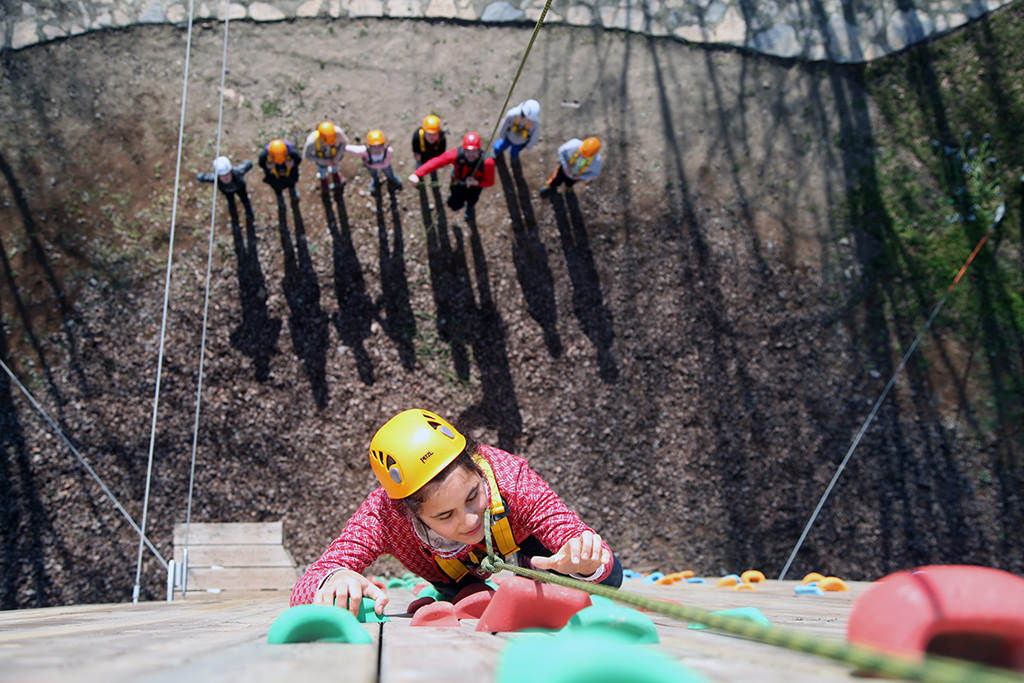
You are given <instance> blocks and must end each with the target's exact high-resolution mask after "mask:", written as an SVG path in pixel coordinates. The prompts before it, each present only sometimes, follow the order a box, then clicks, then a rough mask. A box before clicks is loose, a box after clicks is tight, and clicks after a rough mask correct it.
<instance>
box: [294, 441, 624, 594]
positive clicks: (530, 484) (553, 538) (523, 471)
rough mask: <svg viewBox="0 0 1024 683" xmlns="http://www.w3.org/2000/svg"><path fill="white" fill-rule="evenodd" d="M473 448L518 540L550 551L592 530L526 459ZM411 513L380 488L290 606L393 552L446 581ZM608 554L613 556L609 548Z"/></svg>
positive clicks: (302, 582) (605, 573)
mask: <svg viewBox="0 0 1024 683" xmlns="http://www.w3.org/2000/svg"><path fill="white" fill-rule="evenodd" d="M477 452H478V453H479V454H480V455H482V456H483V457H484V458H486V459H487V461H488V462H489V463H490V464H491V468H492V469H493V470H494V477H495V479H496V480H497V482H498V489H499V490H500V491H501V497H502V498H503V499H504V500H505V504H506V506H507V507H508V509H509V521H510V523H511V525H512V534H513V535H514V536H515V538H516V542H517V543H521V542H522V541H523V540H524V539H526V538H528V537H530V536H534V537H535V538H536V539H537V540H538V541H540V542H541V543H542V544H543V545H544V547H546V548H547V549H548V550H549V551H551V553H552V554H553V553H556V552H558V549H559V548H561V547H562V546H563V545H564V544H565V542H566V541H568V540H569V539H570V538H575V537H577V536H579V535H580V534H582V533H583V532H584V531H586V530H588V529H589V528H590V527H588V526H587V525H585V524H584V523H583V522H582V521H581V520H580V518H579V516H578V515H577V514H576V513H575V512H573V511H572V510H570V509H569V508H567V507H566V506H565V504H564V503H563V502H562V501H561V499H559V497H558V496H557V495H556V494H555V492H554V491H552V490H551V488H550V487H549V486H548V485H547V483H546V482H545V481H544V480H543V479H541V478H540V477H539V476H537V473H536V472H534V471H533V470H531V469H530V466H529V465H528V464H527V463H526V461H525V460H523V459H522V458H520V457H518V456H516V455H512V454H510V453H506V452H505V451H502V450H499V449H497V448H493V447H491V446H480V447H479V448H478V450H477ZM409 515H410V513H409V512H408V509H407V508H406V506H405V504H404V503H402V501H400V500H392V499H390V498H388V494H387V493H385V492H384V489H383V487H382V488H378V489H376V490H375V491H373V492H372V493H371V494H370V495H369V496H368V497H367V499H366V501H364V502H363V504H362V505H361V506H359V509H358V510H357V511H356V513H355V514H354V515H352V519H350V520H349V521H348V523H347V524H346V525H345V528H344V530H342V532H341V535H340V536H338V538H336V539H334V542H333V543H331V546H330V547H329V548H328V549H327V551H326V552H325V553H324V554H323V555H321V556H320V559H319V560H317V561H316V562H314V563H313V564H312V565H310V567H309V569H307V570H306V573H305V574H303V575H302V578H300V579H299V581H298V583H296V584H295V587H294V588H293V589H292V597H291V604H292V605H302V604H308V603H311V602H313V595H314V594H315V593H316V590H317V588H319V586H320V584H321V583H322V582H323V580H324V579H325V578H326V577H327V576H328V575H329V574H331V573H332V572H334V571H336V570H338V569H351V570H353V571H356V572H362V571H363V570H364V569H366V567H368V566H369V565H370V563H372V562H373V561H374V560H376V559H377V557H379V556H380V555H383V554H390V555H393V556H394V557H395V558H396V559H397V560H398V561H399V562H401V563H402V564H403V565H404V566H405V568H406V569H408V570H409V571H411V572H413V573H415V574H417V575H418V576H421V577H423V578H424V579H426V580H427V581H431V582H437V583H447V582H448V581H450V579H449V578H448V577H447V576H446V575H445V574H444V573H442V572H441V570H440V569H438V567H437V565H436V564H435V563H434V560H433V551H432V550H431V549H430V547H428V546H427V545H426V543H424V542H423V541H422V540H420V538H419V536H417V535H416V532H415V531H414V530H413V527H412V522H411V521H410V516H409ZM482 545H483V544H481V546H482ZM605 547H606V548H607V547H608V546H607V544H605ZM471 549H472V546H466V547H465V548H463V549H462V550H461V551H459V552H457V553H456V554H455V555H454V557H457V558H459V559H460V560H465V559H466V557H467V556H468V555H469V552H470V550H471ZM608 552H609V554H611V549H610V548H608ZM612 565H613V562H612V561H609V562H608V563H607V564H606V565H605V566H604V567H603V568H602V570H601V572H600V573H599V574H597V575H596V576H593V577H588V579H590V580H591V581H592V582H594V583H596V582H599V581H602V580H604V579H605V577H607V576H608V575H609V573H610V572H611V571H612Z"/></svg>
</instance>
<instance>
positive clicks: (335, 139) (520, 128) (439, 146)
mask: <svg viewBox="0 0 1024 683" xmlns="http://www.w3.org/2000/svg"><path fill="white" fill-rule="evenodd" d="M539 133H540V104H539V103H538V102H537V101H536V100H526V101H525V102H522V103H521V104H519V105H517V106H515V107H513V108H512V109H510V110H509V111H508V112H507V113H506V114H505V118H504V119H503V120H502V124H501V127H500V128H499V131H498V135H497V137H496V139H495V141H494V146H493V147H494V155H497V154H502V153H503V152H504V151H505V150H506V149H507V150H509V157H510V158H511V162H512V163H513V164H518V163H519V153H520V152H521V151H523V150H524V149H530V148H532V147H533V146H534V145H536V144H537V139H538V136H539ZM481 146H482V142H481V140H480V136H479V135H478V134H477V133H476V132H474V131H470V132H468V133H466V134H464V135H463V136H462V144H461V145H459V146H458V147H455V148H453V149H448V143H447V139H446V137H445V133H444V131H443V130H441V120H440V119H439V118H438V117H437V116H434V115H430V116H427V117H426V118H425V119H423V125H422V126H421V127H420V128H419V129H418V130H417V131H416V132H415V133H413V136H412V152H413V157H414V158H415V160H416V170H415V172H414V173H412V174H411V175H410V176H409V178H408V180H409V182H411V183H412V184H413V185H416V184H418V183H419V182H420V180H422V179H423V178H424V177H426V176H427V175H429V174H431V173H434V172H436V171H439V170H440V169H442V168H444V167H445V166H451V167H452V176H451V182H450V194H449V197H448V207H449V208H450V209H451V210H453V211H458V210H460V209H462V208H463V207H464V206H465V207H467V210H468V207H472V206H474V205H475V204H476V202H477V200H478V199H479V198H480V193H481V191H482V190H483V189H484V188H486V187H490V186H491V185H493V184H494V158H493V156H488V155H486V154H483V150H482V149H481ZM600 149H601V142H600V141H599V140H598V139H597V138H596V137H589V138H586V139H585V140H580V139H578V138H573V139H571V140H569V141H568V142H566V143H565V144H563V145H562V146H561V147H559V148H558V162H559V163H558V167H557V168H556V169H555V172H554V173H553V174H552V175H551V177H550V178H549V179H548V180H547V182H545V183H544V186H543V187H542V188H541V191H540V194H541V196H542V197H547V196H549V195H550V194H551V193H552V192H554V191H555V189H556V188H557V187H559V186H560V185H563V184H564V185H565V186H566V189H567V190H568V191H571V190H572V186H573V185H575V184H576V183H577V182H579V181H581V180H589V179H591V178H595V177H597V176H598V175H599V174H600V173H601V155H600V153H599V150H600ZM346 152H348V153H349V154H352V155H353V156H357V157H359V158H360V159H362V161H363V166H364V167H365V168H366V170H367V171H368V172H369V174H370V177H371V184H370V192H371V193H373V194H376V193H377V192H379V191H380V182H381V175H383V176H384V178H385V179H386V180H387V182H388V184H389V186H390V187H391V188H392V189H393V190H394V191H396V192H397V191H399V190H401V189H402V179H401V178H399V177H398V176H397V175H395V172H394V170H393V169H392V168H391V162H392V158H393V157H394V149H393V148H392V147H391V145H389V144H388V142H387V138H386V137H385V136H384V133H383V131H381V130H371V131H370V132H369V133H367V134H366V144H365V145H350V144H349V141H348V137H347V136H346V135H345V131H344V130H342V129H341V128H339V127H338V126H335V125H334V124H333V123H331V122H330V121H324V122H323V123H321V124H320V125H319V126H317V127H316V129H315V130H314V131H312V132H311V133H310V134H309V135H308V136H307V137H306V142H305V145H303V148H302V151H301V153H300V152H299V150H298V149H297V148H296V146H295V144H294V143H291V142H288V141H286V140H280V139H275V140H271V141H270V142H268V143H267V144H266V146H264V148H263V150H262V151H261V152H260V154H259V161H258V163H259V166H260V168H261V169H263V182H265V183H267V184H268V185H270V187H271V188H273V190H274V192H275V193H277V196H278V197H279V198H283V193H284V191H285V190H287V191H288V193H289V194H290V195H291V196H292V197H293V198H297V196H298V194H297V190H296V185H297V184H298V181H299V165H300V164H301V163H302V161H303V160H306V161H311V162H313V163H314V164H316V168H317V172H316V176H317V178H319V180H320V187H321V190H322V191H323V192H325V193H326V192H329V191H330V190H332V189H335V188H338V189H339V190H340V189H341V188H342V187H343V186H344V184H345V179H344V178H343V177H342V175H341V170H340V165H341V160H342V158H343V157H344V155H345V153H346ZM252 167H253V163H252V161H250V160H248V159H247V160H245V161H244V162H242V163H241V164H238V165H237V166H234V165H232V164H231V161H230V160H229V159H228V158H227V157H224V156H221V157H217V159H216V160H214V162H213V173H198V174H196V179H197V180H199V181H200V182H209V183H212V182H216V183H217V187H218V189H219V190H220V191H221V192H222V193H223V194H224V195H225V196H226V197H227V199H228V208H229V210H230V212H231V216H232V218H233V219H237V208H236V206H235V197H236V196H237V197H238V198H239V200H240V201H241V202H242V205H243V207H244V208H245V211H246V216H247V217H251V216H252V205H251V204H250V203H249V195H248V191H247V189H246V184H245V174H246V173H248V172H249V171H250V170H251V169H252Z"/></svg>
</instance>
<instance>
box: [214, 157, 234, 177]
mask: <svg viewBox="0 0 1024 683" xmlns="http://www.w3.org/2000/svg"><path fill="white" fill-rule="evenodd" d="M213 172H214V173H216V174H217V175H227V174H228V173H231V160H230V159H228V158H227V157H217V158H216V159H214V160H213Z"/></svg>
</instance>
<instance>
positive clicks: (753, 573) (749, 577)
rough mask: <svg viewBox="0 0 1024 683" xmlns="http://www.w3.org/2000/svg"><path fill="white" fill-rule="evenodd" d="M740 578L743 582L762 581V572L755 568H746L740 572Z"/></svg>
mask: <svg viewBox="0 0 1024 683" xmlns="http://www.w3.org/2000/svg"><path fill="white" fill-rule="evenodd" d="M740 580H741V581H742V582H743V583H764V574H762V573H761V572H759V571H757V570H756V569H748V570H747V571H745V572H743V573H742V574H740Z"/></svg>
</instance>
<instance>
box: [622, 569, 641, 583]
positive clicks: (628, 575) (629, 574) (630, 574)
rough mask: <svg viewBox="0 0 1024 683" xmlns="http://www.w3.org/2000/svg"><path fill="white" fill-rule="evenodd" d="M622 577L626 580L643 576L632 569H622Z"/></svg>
mask: <svg viewBox="0 0 1024 683" xmlns="http://www.w3.org/2000/svg"><path fill="white" fill-rule="evenodd" d="M622 578H623V579H624V580H626V581H628V580H630V579H641V578H643V574H639V573H637V572H635V571H633V570H632V569H623V570H622Z"/></svg>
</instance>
